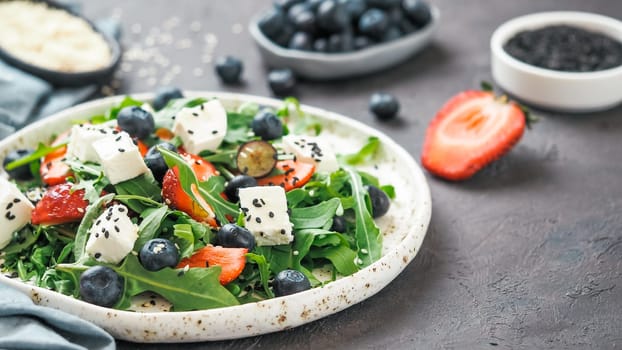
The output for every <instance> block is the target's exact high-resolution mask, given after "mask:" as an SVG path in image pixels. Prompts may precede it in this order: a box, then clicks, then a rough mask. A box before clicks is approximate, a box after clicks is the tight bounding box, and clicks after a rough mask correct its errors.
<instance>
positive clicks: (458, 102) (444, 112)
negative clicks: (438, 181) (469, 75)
mask: <svg viewBox="0 0 622 350" xmlns="http://www.w3.org/2000/svg"><path fill="white" fill-rule="evenodd" d="M524 130H525V114H524V113H523V111H522V110H521V108H520V107H519V106H518V105H517V104H516V103H514V102H507V101H505V100H504V99H497V98H495V96H494V94H492V93H491V92H484V91H465V92H462V93H460V94H458V95H456V96H454V97H453V98H451V99H450V100H449V101H448V102H447V103H446V104H445V105H444V106H443V108H441V110H440V111H439V112H438V113H437V114H436V117H435V118H434V119H433V120H432V122H431V123H430V125H429V126H428V130H427V132H426V136H425V142H424V144H423V152H422V155H421V163H422V164H423V166H424V167H425V168H426V169H427V170H428V171H430V172H431V173H432V174H434V175H437V176H439V177H442V178H445V179H447V180H464V179H467V178H469V177H471V176H472V175H473V174H475V173H476V172H477V171H478V170H480V169H481V168H483V167H484V166H486V165H487V164H489V163H491V162H492V161H494V160H496V159H498V158H499V157H501V156H502V155H503V154H505V153H506V152H507V151H509V150H510V148H512V146H513V145H514V144H515V143H516V142H518V140H520V138H521V136H522V135H523V131H524Z"/></svg>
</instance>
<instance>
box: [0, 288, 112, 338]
mask: <svg viewBox="0 0 622 350" xmlns="http://www.w3.org/2000/svg"><path fill="white" fill-rule="evenodd" d="M115 346H116V345H115V342H114V339H113V338H112V336H111V335H110V334H108V333H106V332H105V331H104V330H103V329H101V328H99V327H97V326H95V325H93V324H92V323H90V322H87V321H84V320H82V319H80V318H78V317H76V316H73V315H70V314H67V313H65V312H62V311H59V310H54V309H50V308H47V307H43V306H38V305H34V304H33V302H32V301H31V300H30V298H29V297H28V296H26V295H25V294H22V293H21V292H18V291H17V290H15V289H13V288H11V287H9V286H8V285H6V284H4V283H2V282H0V349H32V350H36V349H41V350H82V349H85V350H114V349H115Z"/></svg>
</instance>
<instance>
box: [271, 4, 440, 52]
mask: <svg viewBox="0 0 622 350" xmlns="http://www.w3.org/2000/svg"><path fill="white" fill-rule="evenodd" d="M431 17H432V16H431V13H430V7H429V6H428V4H427V3H425V2H423V1H421V0H275V2H274V7H273V8H272V9H270V10H269V11H268V12H267V13H266V14H265V15H264V16H263V17H262V18H261V19H260V21H259V28H260V30H261V31H262V32H263V34H264V35H265V36H266V37H268V38H269V39H270V40H272V41H273V42H275V43H276V44H278V45H280V46H282V47H287V48H290V49H294V50H303V51H315V52H328V53H339V52H349V51H355V50H362V49H364V48H367V47H369V46H372V45H374V44H378V43H383V42H387V41H391V40H395V39H398V38H400V37H402V36H405V35H408V34H410V33H413V32H416V31H417V30H419V29H421V28H423V27H424V26H426V25H427V24H428V23H429V22H430V20H431Z"/></svg>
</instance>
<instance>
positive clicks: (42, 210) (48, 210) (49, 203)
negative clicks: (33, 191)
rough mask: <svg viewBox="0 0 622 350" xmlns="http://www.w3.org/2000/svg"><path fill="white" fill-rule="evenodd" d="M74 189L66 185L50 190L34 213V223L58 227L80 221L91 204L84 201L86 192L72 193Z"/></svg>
mask: <svg viewBox="0 0 622 350" xmlns="http://www.w3.org/2000/svg"><path fill="white" fill-rule="evenodd" d="M72 187H73V185H72V184H70V183H64V184H60V185H56V186H53V187H50V188H48V190H47V192H45V194H44V195H43V198H42V199H41V200H40V201H39V202H38V203H37V205H36V206H35V209H34V210H33V211H32V217H31V218H32V223H33V224H35V225H58V224H65V223H68V222H75V221H80V220H81V219H82V217H84V212H85V211H86V207H87V205H88V204H89V202H88V201H86V200H85V199H84V193H85V191H84V190H76V191H72V190H71V188H72Z"/></svg>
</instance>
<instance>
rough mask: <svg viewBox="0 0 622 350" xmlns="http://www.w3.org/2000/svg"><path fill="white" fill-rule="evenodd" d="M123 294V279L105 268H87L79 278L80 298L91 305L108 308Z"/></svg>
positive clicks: (99, 266)
mask: <svg viewBox="0 0 622 350" xmlns="http://www.w3.org/2000/svg"><path fill="white" fill-rule="evenodd" d="M122 293H123V278H121V276H119V275H118V274H117V273H116V272H115V271H114V270H113V269H111V268H109V267H107V266H101V265H98V266H93V267H89V268H88V269H87V270H86V271H84V272H83V273H82V275H81V276H80V297H81V298H82V299H83V300H84V301H86V302H89V303H91V304H95V305H99V306H105V307H110V306H113V305H114V304H116V303H117V302H118V301H119V299H120V298H121V294H122Z"/></svg>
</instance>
